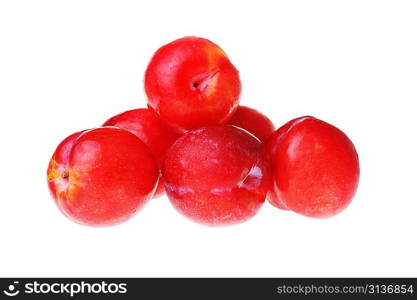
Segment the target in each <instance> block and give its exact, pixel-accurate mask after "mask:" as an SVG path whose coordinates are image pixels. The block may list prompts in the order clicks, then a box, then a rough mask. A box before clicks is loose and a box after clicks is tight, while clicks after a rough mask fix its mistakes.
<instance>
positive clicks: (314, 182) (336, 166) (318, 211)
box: [267, 116, 360, 218]
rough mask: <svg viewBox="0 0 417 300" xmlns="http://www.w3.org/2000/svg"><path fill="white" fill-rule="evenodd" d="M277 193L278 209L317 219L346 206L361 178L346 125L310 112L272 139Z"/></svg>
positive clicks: (273, 199) (269, 148)
mask: <svg viewBox="0 0 417 300" xmlns="http://www.w3.org/2000/svg"><path fill="white" fill-rule="evenodd" d="M267 151H268V158H269V161H270V164H271V165H272V169H273V189H272V191H271V192H270V193H272V197H269V199H268V200H269V201H270V202H272V204H274V205H275V206H277V207H279V208H284V209H285V208H287V209H289V210H292V211H294V212H296V213H299V214H302V215H304V216H308V217H313V218H327V217H331V216H334V215H336V214H338V213H340V212H341V211H343V210H344V209H345V208H346V207H347V206H348V205H349V203H350V202H351V201H352V199H353V197H354V195H355V192H356V189H357V187H358V183H359V174H360V169H359V158H358V154H357V152H356V149H355V147H354V145H353V143H352V142H351V141H350V139H349V138H348V137H347V136H346V134H344V133H343V132H342V131H341V130H339V129H338V128H336V127H335V126H333V125H331V124H328V123H326V122H324V121H321V120H319V119H316V118H314V117H311V116H305V117H301V118H297V119H294V120H292V121H290V122H288V123H286V124H285V125H284V126H282V127H281V128H279V129H278V130H277V131H276V132H275V133H274V134H273V135H272V136H271V138H270V140H269V142H268V145H267Z"/></svg>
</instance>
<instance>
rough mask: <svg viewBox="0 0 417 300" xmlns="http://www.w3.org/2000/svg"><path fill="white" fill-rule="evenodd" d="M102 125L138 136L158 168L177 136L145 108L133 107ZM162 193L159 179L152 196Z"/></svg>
mask: <svg viewBox="0 0 417 300" xmlns="http://www.w3.org/2000/svg"><path fill="white" fill-rule="evenodd" d="M103 126H115V127H118V128H121V129H124V130H127V131H129V132H131V133H133V134H134V135H136V136H137V137H139V138H140V139H141V141H142V142H144V143H145V145H146V146H148V148H149V149H150V150H151V152H152V154H153V156H154V158H155V160H156V162H157V163H158V166H159V168H161V167H162V163H163V161H164V159H165V154H166V152H167V150H168V149H169V147H170V146H171V145H172V144H173V143H174V142H175V140H176V139H177V138H178V135H177V134H175V133H173V132H171V131H170V130H168V128H167V127H166V126H165V125H164V124H163V123H162V122H161V121H160V120H159V118H158V116H157V115H156V114H155V112H153V111H151V110H149V109H147V108H140V109H133V110H129V111H126V112H123V113H121V114H118V115H116V116H114V117H112V118H110V119H109V120H107V121H106V122H105V123H104V124H103ZM164 193H165V188H164V183H163V181H162V180H161V179H160V181H159V183H158V187H157V189H156V191H155V194H154V198H155V197H159V196H161V195H163V194H164Z"/></svg>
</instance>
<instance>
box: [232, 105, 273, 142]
mask: <svg viewBox="0 0 417 300" xmlns="http://www.w3.org/2000/svg"><path fill="white" fill-rule="evenodd" d="M227 124H230V125H234V126H237V127H240V128H242V129H245V130H247V131H249V132H250V133H252V134H253V135H254V136H256V137H257V138H258V139H259V140H260V141H261V142H263V143H264V142H266V141H267V140H268V138H269V137H270V136H271V134H272V133H273V132H274V130H275V126H274V124H273V123H272V122H271V120H270V119H268V117H267V116H265V115H264V114H262V113H261V112H259V111H257V110H256V109H253V108H250V107H247V106H242V105H240V106H238V108H237V110H236V112H235V113H234V114H233V117H232V118H231V119H230V120H229V122H227Z"/></svg>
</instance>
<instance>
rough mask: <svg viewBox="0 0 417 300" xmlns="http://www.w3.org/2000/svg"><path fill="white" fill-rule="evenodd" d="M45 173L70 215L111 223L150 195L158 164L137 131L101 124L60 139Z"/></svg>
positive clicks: (92, 223)
mask: <svg viewBox="0 0 417 300" xmlns="http://www.w3.org/2000/svg"><path fill="white" fill-rule="evenodd" d="M47 179H48V185H49V188H50V191H51V193H52V196H53V197H54V199H55V200H56V203H57V204H58V207H59V208H60V209H61V211H62V212H63V213H64V214H65V215H66V216H68V217H69V218H70V219H72V220H74V221H75V222H78V223H80V224H84V225H90V226H109V225H115V224H119V223H121V222H123V221H125V220H127V219H128V218H130V217H131V216H132V215H134V214H135V213H136V212H137V211H138V210H139V209H140V208H142V206H143V205H144V204H145V203H146V201H147V200H148V199H149V198H150V197H152V194H153V192H154V189H155V187H156V184H157V181H158V168H157V165H156V162H155V161H154V158H153V157H152V154H151V153H150V151H149V149H148V148H147V147H146V146H145V144H143V142H141V140H140V139H139V138H137V137H136V136H135V135H133V134H131V133H129V132H127V131H125V130H122V129H117V128H109V127H107V128H106V127H103V128H97V129H93V130H87V131H84V132H78V133H75V134H73V135H71V136H69V137H68V138H66V139H65V140H64V141H63V142H61V144H59V146H58V147H57V149H56V151H55V153H54V154H53V156H52V158H51V160H50V163H49V166H48V171H47Z"/></svg>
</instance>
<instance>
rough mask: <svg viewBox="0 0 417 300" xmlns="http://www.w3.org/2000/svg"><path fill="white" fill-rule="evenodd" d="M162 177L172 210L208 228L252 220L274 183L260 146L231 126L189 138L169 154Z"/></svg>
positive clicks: (210, 128)
mask: <svg viewBox="0 0 417 300" xmlns="http://www.w3.org/2000/svg"><path fill="white" fill-rule="evenodd" d="M162 175H163V178H164V182H165V188H166V191H167V195H168V198H169V200H170V201H171V203H172V204H173V206H174V207H175V208H176V209H177V210H178V211H179V212H180V213H182V214H183V215H185V216H186V217H188V218H189V219H191V220H193V221H195V222H197V223H200V224H204V225H209V226H225V225H233V224H238V223H242V222H244V221H247V220H248V219H250V218H251V217H253V216H254V215H255V214H256V213H257V212H258V210H259V209H260V207H261V206H262V204H263V203H264V201H265V197H266V193H267V191H268V188H269V180H270V174H269V169H268V165H267V161H266V157H265V152H264V151H263V146H262V144H261V142H260V141H259V140H258V139H257V138H256V137H254V136H253V135H251V134H249V133H248V132H246V131H245V130H242V129H240V128H237V127H234V126H231V125H211V126H205V127H202V128H199V129H196V130H193V131H189V132H187V133H186V134H184V135H183V136H182V137H180V138H179V139H178V140H177V141H176V142H175V143H174V144H173V145H172V147H171V148H170V149H169V150H168V152H167V155H166V159H165V162H164V165H163V168H162Z"/></svg>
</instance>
